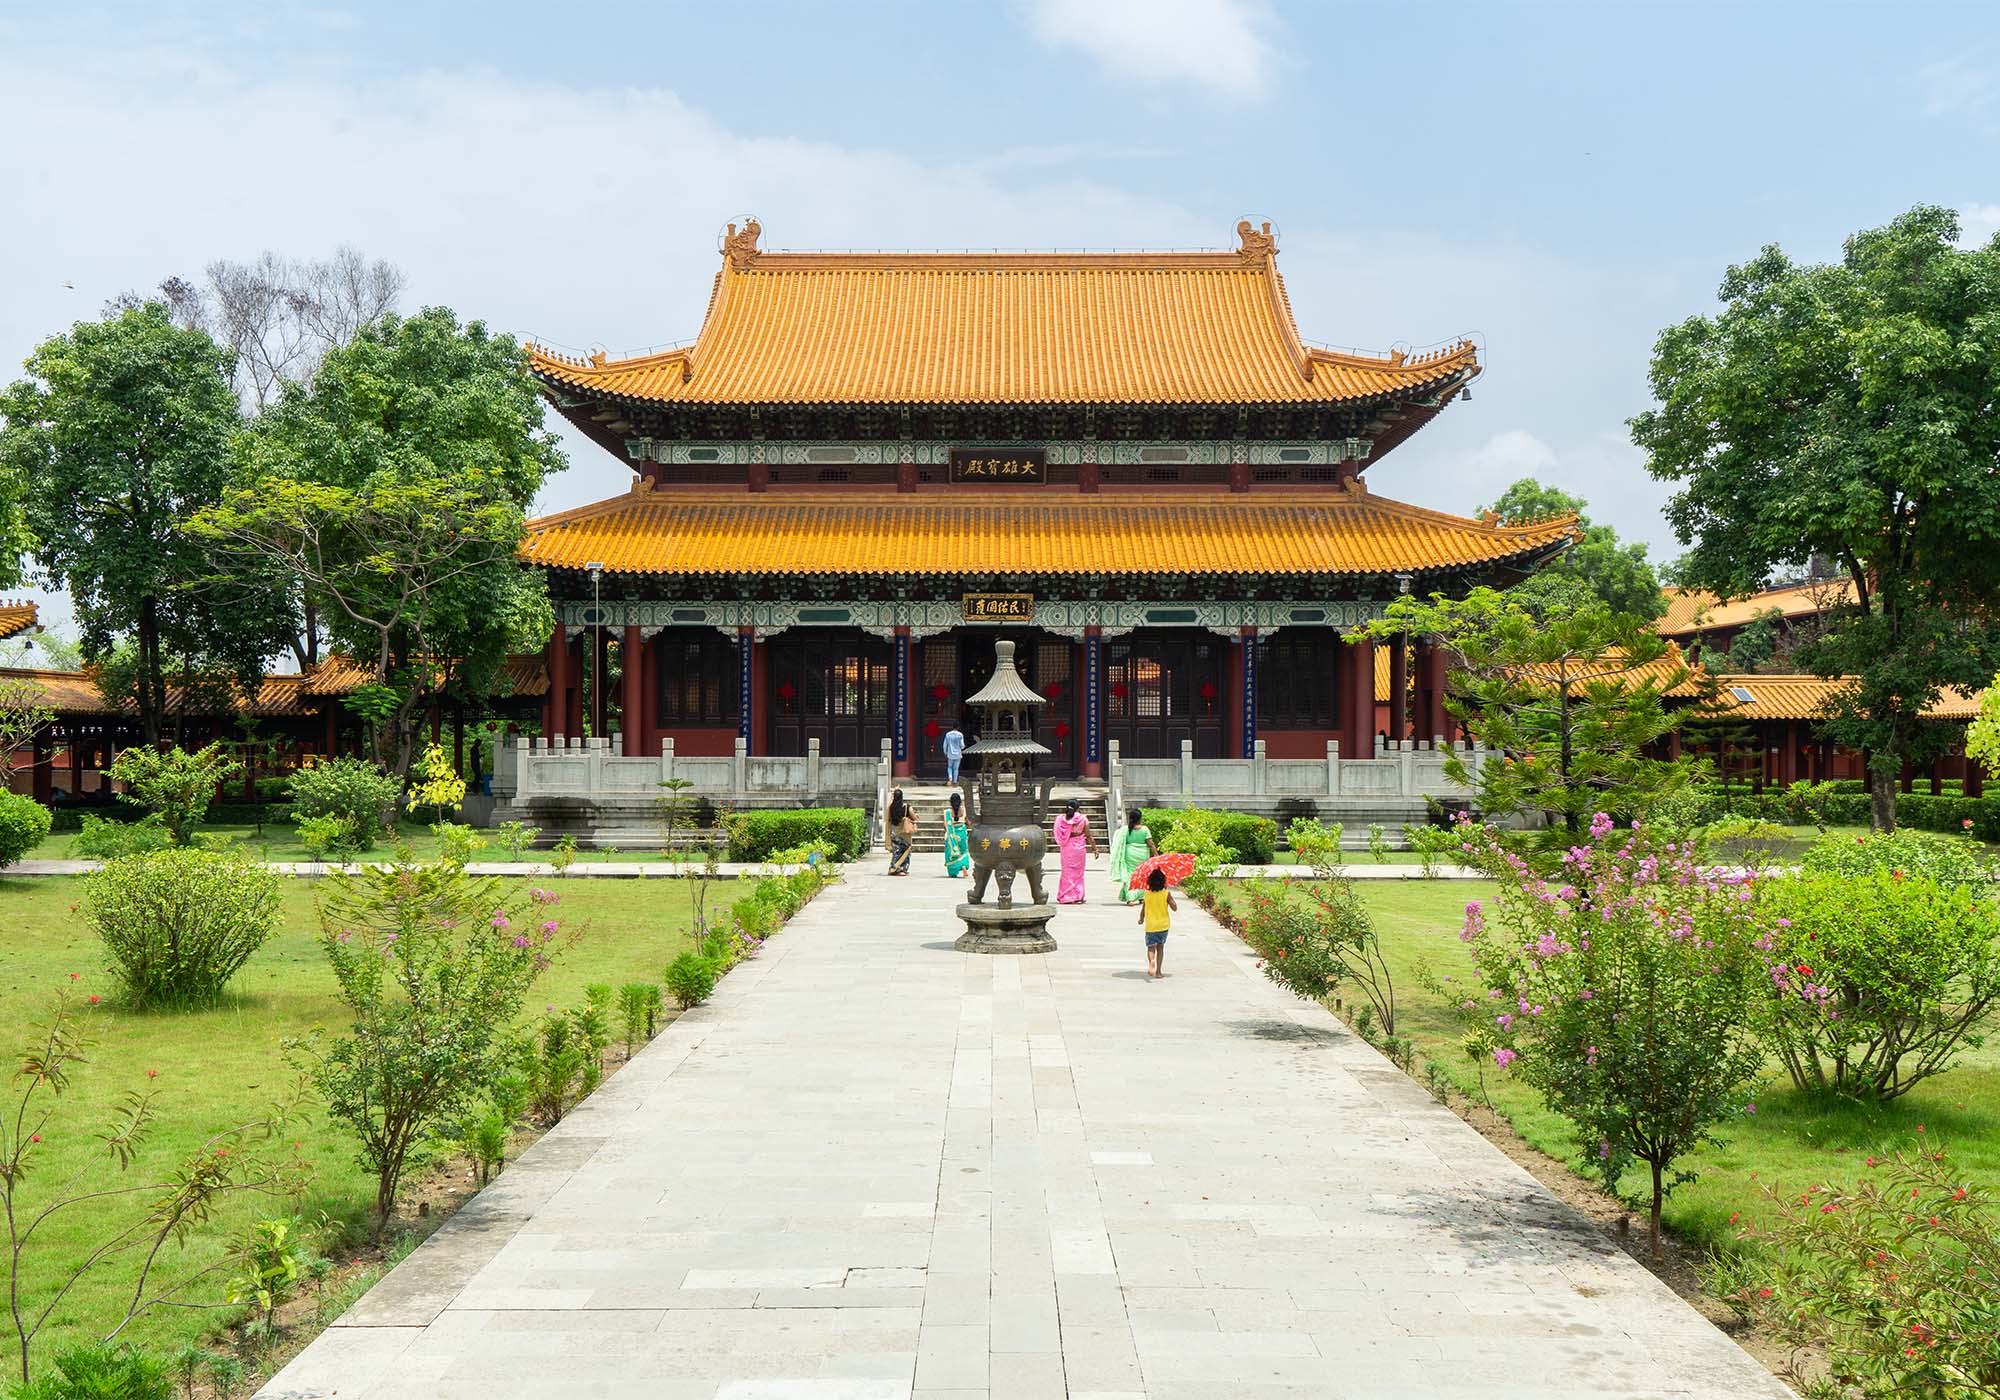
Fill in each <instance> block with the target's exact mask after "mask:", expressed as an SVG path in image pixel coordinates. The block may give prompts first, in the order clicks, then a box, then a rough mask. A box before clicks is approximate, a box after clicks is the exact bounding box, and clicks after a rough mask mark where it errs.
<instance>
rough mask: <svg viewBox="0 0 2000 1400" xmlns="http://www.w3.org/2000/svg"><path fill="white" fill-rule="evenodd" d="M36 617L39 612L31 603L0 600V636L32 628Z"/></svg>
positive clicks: (9, 635) (8, 635) (36, 620)
mask: <svg viewBox="0 0 2000 1400" xmlns="http://www.w3.org/2000/svg"><path fill="white" fill-rule="evenodd" d="M38 618H39V614H38V613H37V611H36V608H35V605H34V604H33V603H29V602H19V603H12V602H7V601H5V600H0V638H7V637H12V636H15V635H17V634H19V633H22V632H27V631H31V630H33V629H34V628H35V626H36V625H37V623H38Z"/></svg>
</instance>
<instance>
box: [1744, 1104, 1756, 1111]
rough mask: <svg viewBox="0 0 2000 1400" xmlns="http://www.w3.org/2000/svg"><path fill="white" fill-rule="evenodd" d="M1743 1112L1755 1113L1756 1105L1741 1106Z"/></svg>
mask: <svg viewBox="0 0 2000 1400" xmlns="http://www.w3.org/2000/svg"><path fill="white" fill-rule="evenodd" d="M1743 1111H1744V1112H1745V1113H1755V1112H1756V1111H1757V1105H1756V1104H1754V1103H1746V1104H1744V1105H1743Z"/></svg>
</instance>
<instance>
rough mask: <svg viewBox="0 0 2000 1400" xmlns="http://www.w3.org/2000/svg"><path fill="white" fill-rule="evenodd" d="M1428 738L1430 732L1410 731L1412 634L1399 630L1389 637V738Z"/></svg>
mask: <svg viewBox="0 0 2000 1400" xmlns="http://www.w3.org/2000/svg"><path fill="white" fill-rule="evenodd" d="M1412 737H1414V738H1418V739H1428V738H1430V737H1431V736H1430V735H1428V734H1418V735H1414V736H1413V735H1411V733H1410V634H1409V633H1407V632H1398V633H1397V634H1396V635H1395V636H1393V637H1391V638H1389V738H1390V739H1391V740H1392V741H1393V740H1397V739H1408V738H1412Z"/></svg>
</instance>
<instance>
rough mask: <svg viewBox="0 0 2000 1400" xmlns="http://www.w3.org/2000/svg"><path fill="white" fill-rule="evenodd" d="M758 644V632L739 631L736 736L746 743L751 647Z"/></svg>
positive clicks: (747, 734) (749, 697)
mask: <svg viewBox="0 0 2000 1400" xmlns="http://www.w3.org/2000/svg"><path fill="white" fill-rule="evenodd" d="M756 644H757V634H756V633H755V632H750V631H738V632H737V634H736V737H737V738H739V739H741V740H743V742H744V743H746V744H747V743H749V742H750V733H751V730H750V703H751V695H750V670H751V653H750V649H751V647H753V646H755V645H756Z"/></svg>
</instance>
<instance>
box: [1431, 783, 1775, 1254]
mask: <svg viewBox="0 0 2000 1400" xmlns="http://www.w3.org/2000/svg"><path fill="white" fill-rule="evenodd" d="M1460 830H1461V832H1462V833H1463V836H1464V839H1463V840H1462V842H1461V843H1460V844H1461V846H1462V848H1463V851H1464V855H1465V858H1466V860H1467V862H1468V863H1470V864H1473V865H1475V866H1477V867H1479V868H1480V869H1482V870H1484V871H1486V872H1487V873H1488V874H1490V875H1492V876H1493V877H1494V878H1496V879H1497V880H1499V881H1500V882H1501V885H1500V894H1499V897H1498V899H1497V900H1495V901H1494V902H1493V905H1492V907H1490V908H1489V907H1487V906H1486V905H1484V904H1482V903H1481V902H1479V901H1477V900H1475V901H1473V902H1472V903H1470V904H1468V905H1467V906H1466V910H1465V923H1464V927H1463V930H1462V932H1461V935H1460V936H1461V937H1462V938H1463V939H1464V940H1465V941H1466V942H1467V943H1468V944H1470V945H1471V948H1472V956H1473V962H1474V963H1475V965H1476V966H1477V968H1478V972H1479V977H1480V981H1481V983H1482V984H1483V992H1484V995H1483V996H1470V997H1467V998H1466V999H1465V1000H1464V1001H1462V1002H1461V1003H1460V1004H1459V1008H1458V1009H1459V1012H1460V1014H1461V1016H1462V1017H1463V1018H1464V1019H1465V1020H1466V1022H1467V1023H1468V1024H1469V1026H1470V1027H1471V1028H1472V1029H1473V1030H1474V1031H1475V1041H1474V1044H1475V1045H1476V1046H1477V1048H1479V1050H1480V1051H1481V1052H1482V1053H1484V1054H1488V1055H1490V1056H1491V1058H1492V1060H1493V1062H1494V1063H1496V1064H1498V1065H1499V1066H1500V1067H1501V1068H1502V1069H1508V1070H1511V1071H1512V1072H1513V1073H1515V1074H1518V1075H1520V1076H1521V1077H1522V1078H1523V1079H1525V1080H1526V1081H1527V1082H1528V1083H1530V1084H1532V1085H1533V1086H1534V1087H1535V1089H1536V1090H1537V1091H1538V1092H1539V1093H1540V1094H1541V1096H1542V1098H1543V1100H1544V1101H1545V1102H1546V1103H1547V1104H1548V1106H1549V1107H1550V1108H1551V1109H1553V1110H1554V1111H1555V1112H1557V1113H1559V1114H1560V1115H1562V1116H1563V1117H1564V1118H1565V1119H1567V1120H1568V1121H1569V1123H1570V1126H1571V1127H1572V1129H1573V1130H1574V1131H1575V1133H1576V1136H1577V1138H1578V1141H1579V1143H1580V1144H1581V1145H1582V1147H1583V1150H1584V1152H1585V1153H1586V1155H1587V1156H1588V1157H1589V1158H1590V1159H1591V1160H1592V1161H1593V1163H1594V1165H1595V1166H1596V1167H1597V1169H1598V1171H1599V1172H1600V1174H1601V1175H1602V1176H1603V1178H1604V1181H1605V1184H1606V1186H1607V1187H1610V1188H1612V1189H1614V1190H1615V1189H1616V1188H1617V1184H1618V1182H1619V1180H1620V1179H1621V1178H1622V1177H1623V1175H1624V1172H1625V1169H1626V1167H1627V1166H1628V1165H1629V1164H1631V1163H1632V1162H1634V1161H1638V1162H1642V1163H1644V1164H1645V1165H1646V1167H1647V1168H1648V1169H1649V1171H1650V1175H1651V1193H1650V1194H1651V1199H1650V1215H1649V1218H1650V1224H1651V1228H1650V1234H1649V1239H1650V1243H1651V1246H1652V1250H1653V1254H1654V1257H1655V1258H1657V1257H1659V1252H1660V1208H1661V1205H1662V1203H1663V1201H1664V1199H1665V1196H1666V1194H1667V1192H1669V1191H1670V1190H1672V1189H1673V1187H1674V1186H1676V1185H1678V1184H1679V1183H1680V1182H1681V1181H1684V1180H1687V1179H1688V1176H1687V1174H1686V1173H1684V1172H1683V1173H1676V1172H1675V1171H1674V1164H1675V1163H1676V1162H1677V1161H1678V1160H1680V1159H1681V1157H1682V1156H1683V1155H1684V1154H1685V1153H1687V1152H1688V1151H1689V1150H1690V1149H1691V1148H1693V1147H1694V1146H1696V1145H1697V1144H1699V1143H1701V1142H1703V1141H1707V1140H1711V1139H1712V1138H1713V1137H1714V1134H1715V1129H1716V1128H1717V1126H1718V1125H1720V1124H1721V1123H1723V1122H1725V1121H1726V1120H1728V1119H1729V1118H1731V1117H1733V1116H1734V1115H1735V1114H1737V1113H1738V1112H1740V1111H1742V1110H1743V1108H1744V1107H1745V1099H1746V1097H1747V1090H1748V1088H1749V1086H1750V1084H1751V1083H1752V1082H1753V1081H1754V1079H1755V1078H1756V1076H1757V1072H1758V1068H1759V1066H1760V1064H1761V1062H1762V1059H1763V1053H1762V1050H1761V1048H1760V1047H1759V1046H1758V1045H1757V1043H1756V1040H1755V1037H1754V1034H1753V1030H1754V1026H1753V1018H1752V1012H1753V1008H1754V1006H1755V1005H1756V1002H1757V996H1758V988H1759V987H1760V985H1761V984H1762V982H1763V980H1764V978H1765V975H1766V967H1767V962H1766V959H1765V956H1764V954H1763V952H1762V949H1763V948H1764V947H1767V946H1768V945H1769V939H1768V938H1767V936H1766V932H1767V931H1766V929H1765V927H1764V926H1763V924H1762V922H1761V920H1760V906H1759V904H1758V902H1757V900H1756V898H1755V889H1754V883H1755V882H1754V880H1752V879H1750V878H1747V877H1746V878H1741V879H1725V878H1720V877H1717V876H1716V875H1714V874H1712V873H1706V872H1704V871H1703V870H1702V869H1701V868H1700V867H1699V866H1698V865H1697V864H1696V862H1695V859H1694V855H1693V852H1692V851H1691V849H1690V847H1689V844H1688V843H1686V842H1672V841H1665V842H1659V843H1655V842H1653V841H1652V840H1651V839H1650V837H1649V836H1648V834H1647V833H1646V832H1644V831H1642V830H1640V829H1639V827H1638V824H1637V823H1634V824H1633V827H1632V828H1631V829H1629V830H1619V829H1618V828H1617V827H1615V826H1614V825H1613V824H1612V822H1611V819H1610V818H1609V817H1607V816H1605V815H1604V814H1603V813H1601V812H1600V813H1598V814H1597V815H1596V816H1595V817H1594V818H1593V820H1592V821H1591V824H1590V831H1589V836H1588V838H1587V844H1580V845H1576V846H1572V847H1571V848H1570V849H1569V850H1568V851H1567V852H1565V853H1564V854H1563V856H1562V864H1561V869H1560V872H1559V874H1557V875H1556V876H1555V877H1553V878H1544V877H1542V876H1541V875H1539V874H1537V873H1536V872H1535V871H1534V870H1532V869H1531V868H1530V867H1529V866H1528V865H1527V863H1526V862H1525V861H1524V860H1523V859H1522V858H1521V857H1520V856H1519V855H1517V854H1515V853H1513V852H1510V851H1508V850H1507V849H1505V848H1504V847H1503V846H1502V845H1501V844H1500V841H1499V838H1498V836H1497V834H1496V833H1494V832H1493V831H1492V830H1491V829H1490V828H1487V827H1481V826H1474V825H1472V824H1470V823H1465V824H1463V825H1462V826H1461V828H1460Z"/></svg>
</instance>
